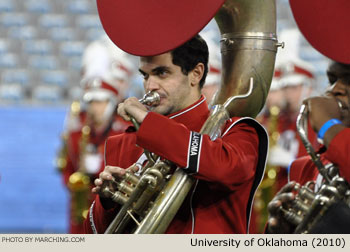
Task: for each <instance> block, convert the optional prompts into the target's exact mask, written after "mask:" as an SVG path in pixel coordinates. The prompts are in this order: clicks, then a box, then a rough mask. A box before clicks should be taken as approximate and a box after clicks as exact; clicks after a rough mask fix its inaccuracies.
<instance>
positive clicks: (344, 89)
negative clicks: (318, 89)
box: [326, 80, 350, 127]
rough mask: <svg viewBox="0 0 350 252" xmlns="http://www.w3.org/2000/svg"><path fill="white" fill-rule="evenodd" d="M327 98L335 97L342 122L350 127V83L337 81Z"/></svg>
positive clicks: (328, 92)
mask: <svg viewBox="0 0 350 252" xmlns="http://www.w3.org/2000/svg"><path fill="white" fill-rule="evenodd" d="M326 96H332V97H334V98H335V99H336V100H337V102H338V106H339V109H340V114H341V120H342V122H343V123H344V125H346V126H347V127H349V126H350V110H349V107H350V83H348V84H346V83H344V82H343V81H342V80H337V81H336V82H335V83H334V84H333V85H331V86H330V87H329V88H328V89H327V92H326Z"/></svg>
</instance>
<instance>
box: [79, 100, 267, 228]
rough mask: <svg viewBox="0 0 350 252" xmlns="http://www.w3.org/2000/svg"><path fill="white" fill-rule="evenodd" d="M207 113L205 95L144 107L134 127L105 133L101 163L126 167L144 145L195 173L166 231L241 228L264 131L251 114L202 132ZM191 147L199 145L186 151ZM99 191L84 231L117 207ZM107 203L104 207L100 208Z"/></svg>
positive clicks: (104, 222) (260, 163)
mask: <svg viewBox="0 0 350 252" xmlns="http://www.w3.org/2000/svg"><path fill="white" fill-rule="evenodd" d="M208 117H209V110H208V106H207V103H206V101H205V98H204V97H203V96H202V97H201V99H200V100H199V101H197V102H196V103H194V104H193V105H191V106H189V107H188V108H185V109H183V110H181V111H179V112H177V113H174V114H172V115H169V116H168V117H165V116H162V115H160V114H156V113H153V112H149V113H148V115H147V116H146V117H145V119H144V121H143V122H142V125H141V126H140V129H139V130H138V131H137V132H127V133H125V134H122V135H118V136H114V137H111V138H108V140H107V142H106V157H105V162H106V165H113V166H119V167H123V168H127V167H129V166H130V165H132V164H134V163H135V162H137V161H138V160H139V158H140V156H142V154H143V149H142V148H145V149H147V150H149V151H151V152H154V153H156V154H157V155H160V156H161V157H163V158H165V159H168V160H170V161H172V162H173V163H175V164H176V165H177V166H178V167H181V168H183V169H184V170H185V171H186V172H188V173H190V174H192V175H193V176H194V178H196V182H195V184H194V186H193V187H192V189H191V192H190V193H189V194H188V195H187V198H186V199H185V201H184V203H183V204H182V206H181V207H180V210H179V211H178V213H177V214H176V216H175V217H174V219H173V221H172V222H171V223H170V226H169V227H168V229H167V231H166V233H179V234H186V233H246V232H247V230H248V228H247V227H248V225H249V224H248V222H249V215H250V210H251V202H252V199H253V196H254V193H255V190H256V187H257V186H258V184H259V183H260V181H261V178H262V175H263V172H264V167H265V161H266V153H267V134H266V131H265V130H264V129H263V127H262V126H261V125H260V124H258V123H257V122H256V121H255V120H253V119H251V118H231V119H230V120H228V121H227V123H226V125H225V129H224V131H223V134H222V137H221V138H218V139H216V140H215V141H211V140H210V138H209V136H208V135H201V134H199V133H197V132H199V131H200V129H201V127H202V125H203V124H204V122H205V121H206V119H207V118H208ZM191 145H192V147H193V146H194V145H196V147H198V151H197V153H195V154H194V155H191V154H193V153H191ZM104 200H105V199H103V200H101V198H100V197H99V196H97V197H96V200H95V202H94V203H93V204H92V206H91V208H90V212H89V216H88V218H87V219H86V221H85V232H86V233H103V232H104V231H105V229H106V228H107V227H108V225H109V223H110V222H111V221H112V220H113V218H114V217H115V215H116V213H117V211H118V209H119V208H118V207H112V208H108V207H106V205H107V204H105V203H103V205H102V203H101V201H104ZM104 206H105V207H106V209H105V208H104Z"/></svg>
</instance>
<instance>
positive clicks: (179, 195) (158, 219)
mask: <svg viewBox="0 0 350 252" xmlns="http://www.w3.org/2000/svg"><path fill="white" fill-rule="evenodd" d="M215 19H216V22H217V23H218V26H219V29H220V32H221V34H222V39H221V53H222V66H223V70H222V74H223V76H222V81H221V82H222V83H221V87H220V89H219V91H218V95H217V98H216V99H215V101H214V104H216V106H215V107H214V108H213V109H212V111H211V114H210V116H209V118H208V119H207V121H206V122H205V124H204V125H203V126H202V129H201V131H200V133H201V134H207V135H209V136H210V138H211V139H212V140H215V139H216V138H217V137H220V136H221V133H222V132H221V131H222V128H223V126H224V125H225V123H226V121H227V120H228V119H229V118H230V117H233V116H251V117H255V116H256V115H257V114H258V113H259V111H260V110H261V109H262V108H263V106H264V103H265V100H266V96H267V93H268V90H269V87H270V84H271V80H272V75H273V69H274V63H275V55H276V52H277V47H278V46H280V44H279V43H278V42H277V39H276V34H275V33H276V7H275V0H265V1H260V0H251V1H246V0H227V1H226V2H225V3H224V4H223V6H222V7H221V9H220V10H219V11H218V13H217V14H216V17H215ZM242 94H244V95H242ZM150 155H151V160H149V163H151V165H148V166H147V167H145V168H143V170H142V174H141V177H137V176H135V175H134V174H131V173H127V174H126V175H125V177H124V178H123V179H122V180H121V181H116V182H115V183H116V186H117V188H118V191H117V192H116V193H113V192H112V191H110V190H109V188H108V186H105V187H104V188H105V190H104V193H105V195H106V196H109V197H111V198H112V199H113V200H114V201H115V202H118V203H120V204H122V205H123V206H122V207H121V209H120V211H119V212H118V214H117V215H116V217H115V218H114V220H113V221H112V223H111V224H110V226H109V227H108V228H107V230H106V233H124V232H126V231H125V229H126V228H127V227H128V226H129V220H132V222H134V223H135V224H136V227H135V228H133V229H132V232H134V233H137V234H141V233H164V232H165V231H166V230H167V228H168V226H169V224H170V223H171V221H172V220H173V218H174V216H175V214H176V213H177V211H178V209H179V208H180V207H181V205H182V203H183V201H184V199H185V197H186V196H187V194H188V193H189V191H190V189H191V188H192V185H193V184H194V181H195V179H194V178H193V177H192V176H190V175H188V174H187V173H185V172H184V171H183V170H182V169H181V168H178V169H176V171H175V172H174V173H173V174H171V175H170V174H169V172H170V170H171V167H172V166H173V164H172V163H171V162H170V161H168V160H165V161H163V160H158V161H157V157H156V156H154V155H153V154H150ZM152 159H153V160H152Z"/></svg>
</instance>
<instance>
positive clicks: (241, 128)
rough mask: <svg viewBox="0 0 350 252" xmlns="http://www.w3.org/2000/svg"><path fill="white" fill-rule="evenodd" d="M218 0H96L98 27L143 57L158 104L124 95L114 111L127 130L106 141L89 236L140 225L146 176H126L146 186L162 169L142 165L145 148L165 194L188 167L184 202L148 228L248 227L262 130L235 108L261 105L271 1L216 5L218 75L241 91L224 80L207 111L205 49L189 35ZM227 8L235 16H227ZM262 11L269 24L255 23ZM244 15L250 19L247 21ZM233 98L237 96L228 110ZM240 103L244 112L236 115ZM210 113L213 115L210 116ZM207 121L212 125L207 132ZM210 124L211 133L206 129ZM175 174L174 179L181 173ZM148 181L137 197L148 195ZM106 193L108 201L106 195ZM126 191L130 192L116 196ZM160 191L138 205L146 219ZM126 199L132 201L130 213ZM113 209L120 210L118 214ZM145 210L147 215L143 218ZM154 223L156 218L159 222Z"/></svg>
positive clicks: (271, 51)
mask: <svg viewBox="0 0 350 252" xmlns="http://www.w3.org/2000/svg"><path fill="white" fill-rule="evenodd" d="M224 2H225V0H220V1H212V0H205V1H203V0H200V1H195V0H193V1H173V2H171V1H167V2H166V4H165V3H164V2H163V1H153V2H152V3H151V2H147V5H145V6H142V5H141V4H140V3H137V4H136V3H134V2H132V1H112V0H99V1H97V5H98V9H99V15H100V19H101V22H102V25H103V27H104V29H105V31H106V32H107V34H108V35H109V36H110V38H111V39H112V41H114V42H115V43H116V44H117V45H118V46H119V47H120V48H122V49H123V50H125V51H127V52H129V53H132V54H136V55H139V56H141V57H140V67H139V71H140V73H141V74H142V76H143V78H144V89H145V92H147V93H148V92H153V94H156V95H158V96H159V97H160V101H159V103H158V104H157V105H153V106H145V105H144V104H143V103H141V102H140V101H139V100H138V99H136V98H134V97H132V98H129V99H127V100H125V102H123V103H122V104H120V105H119V107H118V113H119V115H120V116H122V117H123V118H124V119H125V120H127V121H129V120H132V121H133V123H134V125H135V128H133V127H131V128H129V129H128V130H127V132H126V133H124V134H121V135H119V136H115V137H111V138H109V139H107V141H106V152H105V153H106V156H105V169H104V171H103V172H102V173H100V176H99V178H98V179H96V180H95V188H93V192H94V193H96V194H97V197H96V199H95V201H94V203H93V204H92V205H91V208H90V210H89V216H88V218H87V220H86V221H85V231H86V232H87V233H102V232H105V230H106V229H107V231H110V227H111V226H113V225H114V223H119V224H118V227H117V230H118V231H113V230H112V232H115V233H125V232H129V231H131V232H133V230H132V229H133V228H130V227H129V225H128V224H127V223H125V222H124V220H126V219H132V220H131V222H132V223H133V222H135V223H137V225H138V228H137V230H139V228H140V226H144V223H145V221H144V220H143V221H140V218H139V217H140V216H142V215H143V214H142V213H139V212H138V209H139V208H138V207H140V209H142V206H143V205H142V204H141V203H142V202H143V200H141V198H142V197H140V199H139V200H138V201H131V199H134V198H135V197H136V196H135V195H138V192H139V190H138V189H139V188H141V187H142V188H143V186H144V185H143V184H144V183H141V182H140V183H137V185H136V186H135V187H133V186H131V184H134V183H133V182H132V183H131V182H130V181H138V180H139V179H138V174H139V173H141V179H140V181H143V178H145V181H147V183H146V184H147V185H150V186H149V187H150V189H149V191H151V189H152V186H153V183H154V184H156V181H158V178H160V177H165V180H168V174H167V173H165V174H163V171H164V170H166V169H165V168H164V169H163V167H161V168H160V169H159V170H156V169H155V168H150V167H148V164H149V163H150V162H151V160H152V158H149V156H152V154H150V153H149V152H151V153H154V154H156V155H157V156H159V158H158V157H155V158H154V159H155V160H153V161H155V163H156V164H155V165H154V166H153V167H158V166H157V164H159V163H161V162H163V163H166V164H167V165H165V167H169V170H170V174H171V178H170V180H169V183H167V184H166V186H165V188H166V189H164V192H167V189H168V188H169V186H170V187H171V186H172V185H173V184H172V183H170V182H172V179H173V178H174V177H175V178H177V176H175V175H178V174H186V175H185V176H184V178H185V179H184V181H185V184H186V185H187V181H188V180H191V181H193V183H189V184H190V185H191V186H190V188H189V192H188V193H186V194H184V195H185V196H184V197H183V198H182V199H181V200H183V202H182V203H181V205H180V206H179V209H178V210H176V214H174V216H171V218H169V219H171V220H170V222H169V225H167V226H166V228H165V230H163V229H156V231H154V232H153V230H152V232H153V233H161V232H163V231H164V232H165V233H180V234H181V233H183V234H185V233H246V232H247V230H248V226H249V216H250V210H251V203H252V200H253V197H254V194H255V190H256V188H257V186H258V185H259V183H260V181H261V177H262V174H263V171H264V165H265V160H266V152H267V134H266V132H265V130H264V129H263V128H262V126H261V125H260V124H259V123H257V122H256V121H255V120H254V119H252V118H249V117H243V116H242V115H244V116H245V115H251V116H255V115H256V114H257V113H258V112H259V110H260V109H261V108H262V106H263V104H264V101H265V98H264V97H266V93H267V92H268V89H269V85H270V82H271V79H272V71H273V65H274V59H275V53H276V50H277V43H276V39H275V31H274V30H275V13H274V10H275V4H274V1H264V2H262V1H245V0H243V1H241V0H234V1H233V0H232V1H231V0H230V1H226V2H225V4H224V5H225V8H221V9H220V10H221V11H220V17H221V18H222V20H221V22H220V24H221V25H222V26H221V29H220V30H221V33H225V35H226V37H223V38H222V47H223V49H222V50H223V57H222V58H223V62H224V63H225V66H226V69H224V71H222V72H223V78H222V80H223V83H225V84H227V83H229V84H228V85H230V84H232V86H235V85H239V84H242V86H241V88H240V89H239V88H238V89H237V88H235V87H232V86H228V87H227V92H225V89H221V90H220V95H219V96H218V98H217V101H219V102H217V104H219V105H218V106H217V107H216V108H217V110H213V111H212V112H210V111H209V109H208V105H207V103H206V99H205V97H204V96H203V95H202V94H201V89H202V87H203V85H204V83H205V79H206V75H207V72H208V47H207V44H206V42H205V41H204V40H203V39H202V38H201V37H200V36H199V35H196V34H197V33H198V32H199V31H200V29H201V28H203V27H204V25H205V24H206V23H207V22H208V21H209V20H210V19H211V18H212V17H213V16H214V15H215V13H216V12H217V11H218V10H219V8H220V7H221V6H222V5H223V3H224ZM254 4H257V5H258V4H260V5H261V6H260V5H259V6H257V5H254ZM199 7H200V8H201V9H199ZM125 9H129V10H132V11H131V12H130V13H129V14H128V16H125V13H128V12H127V11H125ZM262 9H264V10H262ZM256 10H259V11H256ZM179 13H181V19H179ZM199 13H201V14H200V15H197V14H199ZM232 13H234V14H235V15H237V16H234V17H231V16H230V15H231V14H232ZM130 15H131V16H130ZM239 15H241V16H239ZM262 16H264V17H266V19H267V20H268V22H260V20H261V17H262ZM133 17H134V18H137V20H141V21H142V23H141V22H139V21H135V19H134V18H133ZM251 17H256V18H255V19H254V20H251V19H248V18H251ZM225 18H227V20H224V19H225ZM155 19H156V20H158V21H154V20H155ZM194 19H195V22H193V20H194ZM125 20H127V22H126V21H125ZM174 21H175V22H174ZM218 23H219V22H218ZM219 26H220V25H219ZM260 26H263V27H260ZM230 29H231V30H234V32H231V30H230ZM125 33H127V35H125ZM246 53H247V54H246ZM236 54H237V55H236ZM236 56H237V57H236ZM234 59H235V60H234ZM265 63H266V64H265ZM244 70H246V71H245V72H244ZM243 72H244V74H243ZM266 85H268V86H267V87H266ZM247 90H248V91H247ZM244 94H246V95H244ZM247 97H249V98H251V99H250V100H252V99H254V100H255V101H254V102H255V103H254V104H251V103H250V102H248V101H247V100H245V98H247ZM237 99H240V101H241V103H239V108H238V109H236V110H234V109H233V107H235V108H237V106H236V105H237V103H235V102H236V100H237ZM225 101H226V102H225ZM234 101H235V102H234ZM221 104H223V105H221ZM220 105H221V106H220ZM239 109H241V110H243V112H242V111H241V112H242V113H239V111H238V110H239ZM220 111H221V112H222V113H221V112H220ZM246 111H249V113H250V114H249V113H248V112H246ZM237 115H240V116H241V117H239V116H237ZM215 116H217V117H215ZM213 118H214V119H215V118H218V121H217V123H215V120H214V119H213ZM219 119H220V120H219ZM221 119H224V120H221ZM208 122H209V123H208ZM211 122H214V123H212V124H211ZM203 125H204V126H203ZM207 125H210V126H208V128H209V129H208V128H206V126H207ZM221 126H222V127H221ZM137 128H138V129H137ZM136 129H137V130H136ZM211 129H213V131H215V132H214V133H215V134H211V133H212V131H211ZM208 132H209V133H208ZM216 136H218V138H217V137H216ZM143 149H145V151H144V150H143ZM146 150H147V151H146ZM147 153H148V154H147ZM146 156H147V157H148V158H146ZM153 161H152V162H153ZM145 167H147V169H146V168H145ZM145 169H146V171H145V173H147V171H150V172H149V175H150V176H145V175H144V170H145ZM174 170H175V172H173V171H174ZM151 173H152V174H151ZM147 175H148V173H147ZM151 175H152V176H151ZM163 175H164V176H163ZM189 175H190V176H189ZM186 176H187V177H186ZM127 177H128V178H131V180H130V181H129V182H127V183H124V182H120V181H125V180H126V178H127ZM179 177H180V178H182V175H180V176H179ZM188 177H190V178H189V179H188ZM146 179H147V180H146ZM181 181H182V180H180V182H181ZM180 182H179V183H180ZM116 184H117V185H118V190H116V187H115V185H116ZM140 184H141V185H140ZM180 184H181V183H180ZM149 187H146V190H145V191H144V192H142V193H141V192H140V194H142V195H145V197H148V188H149ZM154 187H155V186H154ZM176 188H177V187H175V186H173V187H172V188H171V189H169V191H171V190H172V189H174V190H173V191H175V193H174V196H177V195H178V194H182V192H183V191H184V187H179V189H178V191H176ZM152 190H153V189H152ZM155 190H156V189H155ZM114 191H117V192H116V193H114ZM129 191H131V193H130V192H129ZM118 192H123V193H122V195H121V194H117V193H118ZM136 192H137V193H136ZM111 195H112V198H113V199H114V201H113V200H112V199H111V197H106V196H111ZM124 196H125V197H126V196H128V197H129V199H128V200H127V199H124V198H123V197H124ZM166 197H167V195H166V194H165V193H164V194H163V191H161V192H160V193H159V196H158V197H157V199H156V200H155V202H154V203H153V204H152V203H151V204H150V209H148V207H146V209H145V210H146V212H148V214H145V215H146V217H145V219H146V220H149V219H150V220H152V221H155V222H156V221H157V220H158V218H153V219H155V220H153V219H152V217H154V216H156V215H157V214H158V212H153V209H155V208H154V205H157V204H156V203H157V202H158V199H160V200H162V199H163V198H166ZM142 199H143V198H142ZM176 199H178V198H176ZM115 201H118V202H119V203H120V204H119V203H115ZM140 201H141V203H140V204H139V202H140ZM130 202H135V204H134V203H130ZM166 203H168V202H166ZM135 205H136V206H138V207H136V206H135ZM139 205H140V206H139ZM126 206H127V207H129V206H130V207H131V208H130V209H131V210H130V211H129V210H128V209H127V207H126ZM133 206H135V207H134V208H132V207H133ZM135 208H136V209H137V210H135ZM121 212H122V213H123V215H120V213H121ZM135 212H136V213H137V214H138V215H137V216H135V214H134V213H135ZM169 212H170V211H169ZM124 213H125V215H124ZM149 213H152V214H151V216H150V215H149ZM153 213H154V214H153ZM169 214H170V213H169ZM152 215H153V216H152ZM120 216H121V217H120ZM148 217H149V218H148ZM115 220H117V222H115ZM119 220H120V221H119ZM167 221H168V219H167ZM139 222H142V223H139ZM110 223H112V224H110ZM124 225H125V229H124V230H120V229H119V227H120V226H124ZM157 226H160V224H158V223H157ZM159 230H160V231H159ZM152 232H150V233H152ZM135 233H142V232H139V231H136V232H135ZM145 233H146V232H145Z"/></svg>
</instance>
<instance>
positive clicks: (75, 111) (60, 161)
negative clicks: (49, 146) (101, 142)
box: [55, 101, 81, 173]
mask: <svg viewBox="0 0 350 252" xmlns="http://www.w3.org/2000/svg"><path fill="white" fill-rule="evenodd" d="M80 111H81V108H80V102H79V101H73V102H72V104H71V106H70V111H69V115H68V120H72V119H71V118H72V117H74V118H77V117H78V116H79V113H80ZM68 137H69V130H67V129H66V130H65V131H64V132H63V133H62V135H61V147H60V149H59V150H58V154H57V157H56V159H55V165H56V169H57V170H58V171H59V172H60V173H62V172H63V170H64V169H65V168H66V166H67V156H68V146H67V141H68Z"/></svg>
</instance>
